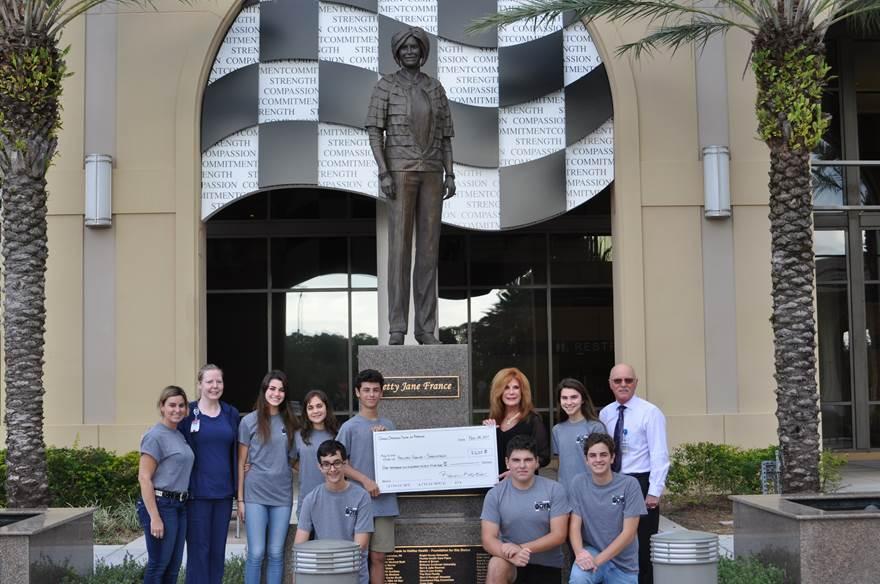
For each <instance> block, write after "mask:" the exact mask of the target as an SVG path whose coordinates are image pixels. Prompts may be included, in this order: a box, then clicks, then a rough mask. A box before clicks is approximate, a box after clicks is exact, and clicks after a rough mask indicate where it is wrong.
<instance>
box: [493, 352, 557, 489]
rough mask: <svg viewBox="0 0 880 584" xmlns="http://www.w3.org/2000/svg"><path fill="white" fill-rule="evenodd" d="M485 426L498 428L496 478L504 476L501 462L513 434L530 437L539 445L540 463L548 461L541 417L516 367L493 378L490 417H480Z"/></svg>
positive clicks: (504, 370)
mask: <svg viewBox="0 0 880 584" xmlns="http://www.w3.org/2000/svg"><path fill="white" fill-rule="evenodd" d="M483 425H484V426H495V427H496V428H497V429H498V441H497V442H498V474H499V479H501V480H503V479H505V478H506V477H507V474H508V471H507V470H506V465H505V463H504V453H505V452H506V451H507V443H508V442H510V440H511V439H512V438H513V437H514V436H520V435H525V436H529V437H531V438H533V439H534V440H535V443H536V444H537V446H538V460H539V462H540V466H547V464H549V462H550V445H549V443H548V440H547V430H546V429H545V427H544V422H543V421H542V420H541V416H539V415H538V413H537V412H536V411H535V407H534V406H533V405H532V389H531V386H530V385H529V379H528V378H527V377H526V376H525V374H524V373H523V372H522V371H520V370H519V369H517V368H516V367H507V368H505V369H502V370H501V371H499V372H498V373H496V374H495V377H493V378H492V388H491V389H490V391H489V417H488V418H486V419H485V420H483Z"/></svg>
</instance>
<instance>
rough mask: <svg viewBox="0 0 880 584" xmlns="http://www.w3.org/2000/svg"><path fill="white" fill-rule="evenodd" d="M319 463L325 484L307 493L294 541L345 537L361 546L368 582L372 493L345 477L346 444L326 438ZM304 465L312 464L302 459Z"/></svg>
mask: <svg viewBox="0 0 880 584" xmlns="http://www.w3.org/2000/svg"><path fill="white" fill-rule="evenodd" d="M317 456H318V464H317V465H316V466H317V467H318V468H319V469H320V471H321V474H322V475H323V476H324V483H323V484H320V485H318V486H317V487H315V488H314V489H312V490H311V491H310V492H309V494H308V495H306V496H305V498H304V499H303V502H302V508H301V509H300V514H299V524H298V525H297V528H296V537H295V539H294V543H302V542H305V541H308V540H309V537H310V535H311V532H312V531H314V532H315V539H342V540H348V541H354V542H355V543H356V544H358V545H359V546H361V550H362V552H363V559H362V562H361V571H360V577H359V580H360V584H368V583H369V581H370V575H369V571H368V568H367V547H368V546H369V544H370V534H371V533H373V509H372V506H373V505H372V502H371V501H370V495H368V494H367V492H366V491H365V490H363V489H362V488H361V487H359V486H357V485H355V484H353V483H350V482H348V481H347V480H345V474H344V472H343V469H344V467H345V465H346V464H347V461H348V454H347V453H346V451H345V446H343V445H342V444H341V443H339V442H337V441H336V440H326V441H324V442H322V443H321V445H320V446H318V452H317ZM302 463H303V464H312V463H311V462H309V461H302Z"/></svg>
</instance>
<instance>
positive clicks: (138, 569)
mask: <svg viewBox="0 0 880 584" xmlns="http://www.w3.org/2000/svg"><path fill="white" fill-rule="evenodd" d="M53 574H60V575H61V578H60V579H57V578H56V580H58V582H59V584H141V583H142V582H143V581H144V565H143V564H141V563H139V562H137V561H135V560H134V559H133V558H132V557H131V556H128V555H127V556H125V558H124V559H123V560H122V563H121V564H119V565H116V566H108V565H106V564H104V563H98V565H97V566H95V573H94V575H92V576H77V575H76V574H73V573H72V572H71V571H70V570H69V569H67V571H66V572H53ZM185 576H186V572H185V570H180V575H179V576H178V578H177V582H178V584H183V582H184V578H185ZM242 582H244V557H242V556H236V557H234V558H231V559H229V560H226V569H225V571H224V573H223V584H241V583H242Z"/></svg>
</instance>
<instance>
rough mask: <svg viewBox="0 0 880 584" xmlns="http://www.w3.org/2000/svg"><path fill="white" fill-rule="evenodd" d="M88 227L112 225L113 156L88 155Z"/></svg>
mask: <svg viewBox="0 0 880 584" xmlns="http://www.w3.org/2000/svg"><path fill="white" fill-rule="evenodd" d="M85 165H86V216H85V222H86V227H110V226H111V225H112V223H113V206H112V185H113V157H112V156H110V155H109V154H87V155H86V162H85Z"/></svg>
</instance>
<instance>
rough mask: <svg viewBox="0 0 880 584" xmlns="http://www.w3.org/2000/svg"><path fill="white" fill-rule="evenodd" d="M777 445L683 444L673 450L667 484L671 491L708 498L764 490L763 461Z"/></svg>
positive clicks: (774, 453) (699, 499)
mask: <svg viewBox="0 0 880 584" xmlns="http://www.w3.org/2000/svg"><path fill="white" fill-rule="evenodd" d="M775 457H776V447H775V446H769V447H767V448H752V449H743V448H739V447H736V446H730V445H727V444H712V443H710V442H699V443H696V444H682V445H681V446H679V447H678V448H676V449H675V450H674V451H673V453H672V458H671V465H670V468H669V476H668V478H667V479H666V486H667V488H668V489H669V491H670V492H671V493H674V494H677V495H683V496H689V497H694V498H696V499H697V500H698V501H705V500H707V499H708V498H709V497H711V496H713V495H733V494H736V495H745V494H754V493H760V492H761V461H763V460H774V459H775Z"/></svg>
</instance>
